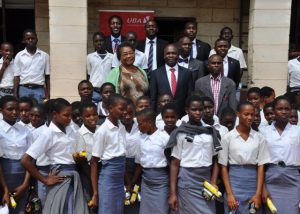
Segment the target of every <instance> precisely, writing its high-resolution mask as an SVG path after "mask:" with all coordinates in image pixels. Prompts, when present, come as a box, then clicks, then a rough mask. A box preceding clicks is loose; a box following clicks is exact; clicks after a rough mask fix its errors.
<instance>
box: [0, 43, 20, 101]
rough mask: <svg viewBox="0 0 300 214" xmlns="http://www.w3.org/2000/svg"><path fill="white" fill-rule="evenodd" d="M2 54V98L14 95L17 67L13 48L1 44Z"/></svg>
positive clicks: (0, 69)
mask: <svg viewBox="0 0 300 214" xmlns="http://www.w3.org/2000/svg"><path fill="white" fill-rule="evenodd" d="M0 54H1V55H2V58H1V59H0V97H3V96H5V95H13V85H14V73H15V72H16V70H17V67H16V65H15V63H14V60H13V55H14V50H13V46H12V45H11V44H10V43H8V42H4V43H2V44H1V49H0Z"/></svg>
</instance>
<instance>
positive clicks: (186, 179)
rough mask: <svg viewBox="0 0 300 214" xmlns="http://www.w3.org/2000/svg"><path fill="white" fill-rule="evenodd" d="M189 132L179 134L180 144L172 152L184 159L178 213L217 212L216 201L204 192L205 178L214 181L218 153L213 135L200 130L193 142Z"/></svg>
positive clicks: (180, 172)
mask: <svg viewBox="0 0 300 214" xmlns="http://www.w3.org/2000/svg"><path fill="white" fill-rule="evenodd" d="M186 136H187V134H185V133H179V134H178V135H177V137H176V138H177V144H176V145H175V146H174V147H173V149H172V153H171V156H173V157H174V158H176V159H178V160H180V168H179V174H178V181H177V196H178V202H179V211H178V213H180V214H181V213H182V214H184V213H205V214H210V213H215V202H214V201H207V200H205V199H204V198H203V196H202V188H203V182H204V181H205V180H208V181H210V178H211V168H212V165H213V162H212V160H213V156H214V155H216V153H215V151H214V146H213V138H212V136H211V135H208V134H197V135H195V136H194V139H193V142H188V141H187V140H186Z"/></svg>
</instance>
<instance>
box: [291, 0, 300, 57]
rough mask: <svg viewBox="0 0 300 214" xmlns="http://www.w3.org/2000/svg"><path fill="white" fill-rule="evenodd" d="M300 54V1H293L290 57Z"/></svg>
mask: <svg viewBox="0 0 300 214" xmlns="http://www.w3.org/2000/svg"><path fill="white" fill-rule="evenodd" d="M299 54H300V2H299V1H298V0H293V1H292V7H291V26H290V46H289V58H294V57H297V56H299Z"/></svg>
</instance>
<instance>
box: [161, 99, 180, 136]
mask: <svg viewBox="0 0 300 214" xmlns="http://www.w3.org/2000/svg"><path fill="white" fill-rule="evenodd" d="M161 117H162V120H163V122H164V127H163V129H161V130H165V132H167V133H168V134H169V135H170V134H171V133H172V132H173V131H174V130H175V129H176V128H177V127H178V126H180V124H181V121H180V123H179V125H177V124H178V112H177V107H176V105H175V104H174V103H167V104H166V105H164V107H163V109H162V111H161ZM156 118H157V117H156Z"/></svg>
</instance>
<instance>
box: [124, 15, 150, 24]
mask: <svg viewBox="0 0 300 214" xmlns="http://www.w3.org/2000/svg"><path fill="white" fill-rule="evenodd" d="M149 20H150V16H146V17H141V18H127V23H128V24H145V23H146V22H147V21H149Z"/></svg>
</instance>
